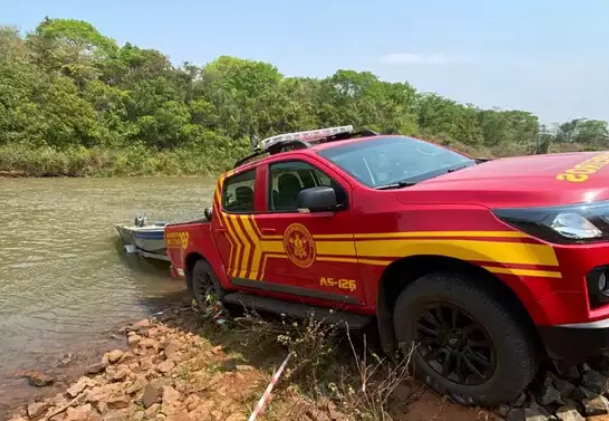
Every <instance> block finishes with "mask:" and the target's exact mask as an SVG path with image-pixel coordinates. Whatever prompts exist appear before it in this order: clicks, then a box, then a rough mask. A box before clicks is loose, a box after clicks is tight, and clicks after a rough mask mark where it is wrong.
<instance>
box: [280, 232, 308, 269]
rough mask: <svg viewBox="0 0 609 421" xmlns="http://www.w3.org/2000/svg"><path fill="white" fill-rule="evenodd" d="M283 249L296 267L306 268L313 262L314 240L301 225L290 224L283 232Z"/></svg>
mask: <svg viewBox="0 0 609 421" xmlns="http://www.w3.org/2000/svg"><path fill="white" fill-rule="evenodd" d="M283 247H284V248H285V252H286V254H287V255H288V258H289V259H290V260H291V261H292V263H294V264H295V265H296V266H299V267H301V268H308V267H309V266H311V265H312V264H313V262H314V261H315V240H313V236H312V235H311V233H310V232H309V230H307V229H306V228H305V226H304V225H302V224H291V225H290V226H289V227H288V228H287V229H286V230H285V232H284V234H283Z"/></svg>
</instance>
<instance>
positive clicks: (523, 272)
mask: <svg viewBox="0 0 609 421" xmlns="http://www.w3.org/2000/svg"><path fill="white" fill-rule="evenodd" d="M483 268H484V269H486V270H488V271H489V272H492V273H501V274H505V275H520V276H539V277H542V278H562V273H560V272H555V271H549V270H536V269H514V268H506V267H503V268H497V267H492V266H483Z"/></svg>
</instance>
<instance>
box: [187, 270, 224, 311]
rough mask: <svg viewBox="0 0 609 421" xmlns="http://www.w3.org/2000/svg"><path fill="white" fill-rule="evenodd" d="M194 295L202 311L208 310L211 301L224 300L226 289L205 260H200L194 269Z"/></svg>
mask: <svg viewBox="0 0 609 421" xmlns="http://www.w3.org/2000/svg"><path fill="white" fill-rule="evenodd" d="M191 292H192V295H193V297H194V299H195V301H196V302H197V305H198V306H199V308H200V309H201V310H203V311H204V310H206V309H207V307H208V304H209V301H210V300H211V299H215V300H222V299H223V298H224V289H223V288H222V286H221V285H220V282H219V281H218V278H217V277H216V273H215V272H214V270H213V269H212V267H211V265H210V264H209V263H208V262H207V261H205V260H198V261H197V263H195V265H194V267H193V269H192V291H191Z"/></svg>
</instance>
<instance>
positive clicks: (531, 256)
mask: <svg viewBox="0 0 609 421" xmlns="http://www.w3.org/2000/svg"><path fill="white" fill-rule="evenodd" d="M355 247H356V249H357V255H358V256H361V257H407V256H412V255H424V254H432V255H440V256H446V257H453V258H455V259H461V260H476V261H491V262H498V263H514V264H529V265H544V266H558V260H557V258H556V254H555V252H554V249H553V248H552V247H550V246H546V245H541V244H526V243H508V242H499V241H472V240H417V241H404V240H367V241H359V242H356V243H355Z"/></svg>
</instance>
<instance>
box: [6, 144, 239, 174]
mask: <svg viewBox="0 0 609 421" xmlns="http://www.w3.org/2000/svg"><path fill="white" fill-rule="evenodd" d="M242 149H243V148H239V147H231V146H229V145H226V146H225V147H218V146H214V147H211V146H205V145H202V146H201V147H190V148H176V149H172V150H157V149H153V148H150V147H145V146H141V145H132V146H128V147H123V148H102V147H95V148H85V147H72V148H64V149H57V148H53V147H49V146H43V147H35V148H31V147H25V146H20V145H11V146H1V147H0V177H120V176H144V175H209V174H216V173H219V172H222V171H225V170H227V169H229V168H231V166H232V164H233V163H234V162H235V160H237V159H238V158H239V157H240V156H243V155H245V154H246V153H247V150H242Z"/></svg>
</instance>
